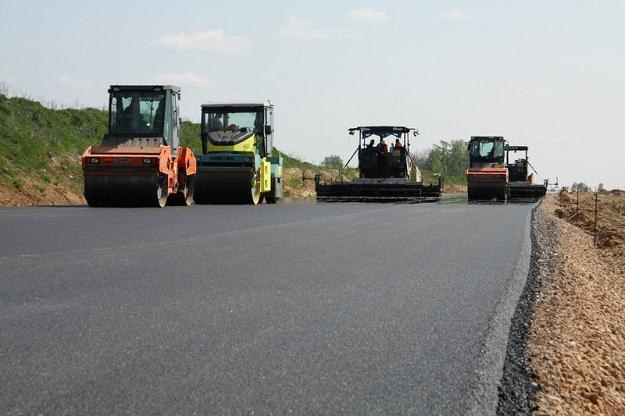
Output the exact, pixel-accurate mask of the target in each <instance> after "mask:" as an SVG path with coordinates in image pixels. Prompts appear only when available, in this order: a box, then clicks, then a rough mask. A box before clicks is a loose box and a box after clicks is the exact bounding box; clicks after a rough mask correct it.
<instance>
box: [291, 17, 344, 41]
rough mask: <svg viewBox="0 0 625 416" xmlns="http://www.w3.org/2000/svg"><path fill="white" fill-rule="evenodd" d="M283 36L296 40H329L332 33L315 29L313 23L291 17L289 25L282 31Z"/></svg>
mask: <svg viewBox="0 0 625 416" xmlns="http://www.w3.org/2000/svg"><path fill="white" fill-rule="evenodd" d="M282 36H284V37H285V38H295V39H328V38H330V37H331V36H332V31H330V30H328V29H319V28H315V27H313V25H312V23H310V22H307V21H305V20H301V19H300V18H298V17H297V16H291V17H290V18H289V23H287V25H286V26H285V27H284V28H283V29H282Z"/></svg>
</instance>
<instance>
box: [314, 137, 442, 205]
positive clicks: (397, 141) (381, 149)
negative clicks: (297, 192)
mask: <svg viewBox="0 0 625 416" xmlns="http://www.w3.org/2000/svg"><path fill="white" fill-rule="evenodd" d="M348 131H349V134H350V135H354V134H356V133H358V135H359V140H358V147H357V148H356V150H355V151H354V154H353V155H352V157H351V158H350V159H349V160H348V161H347V163H346V164H345V166H347V165H348V164H349V162H350V161H351V159H352V158H353V157H354V156H355V155H356V154H358V169H359V178H356V179H353V180H351V181H350V182H347V181H343V180H342V178H341V180H339V181H333V182H322V181H321V179H320V176H319V175H317V176H315V190H316V191H317V200H318V201H328V202H341V201H346V202H350V201H355V202H436V201H438V200H439V199H440V197H441V188H442V178H441V177H440V176H439V177H438V180H437V183H436V184H425V183H424V182H423V177H422V175H421V171H420V170H419V168H418V167H417V165H416V163H415V162H414V160H413V159H412V156H411V155H410V141H409V136H410V134H413V135H415V136H416V135H417V134H418V131H417V130H416V129H413V128H408V127H403V126H360V127H354V128H351V129H349V130H348ZM374 137H377V138H378V143H377V144H376V143H375V139H374ZM385 139H386V140H389V143H386V142H385ZM367 140H369V143H368V144H367Z"/></svg>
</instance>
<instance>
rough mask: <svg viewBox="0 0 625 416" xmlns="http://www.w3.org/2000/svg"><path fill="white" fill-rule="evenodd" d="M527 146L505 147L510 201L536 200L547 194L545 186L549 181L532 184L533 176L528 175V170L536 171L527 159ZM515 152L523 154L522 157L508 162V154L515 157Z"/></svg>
mask: <svg viewBox="0 0 625 416" xmlns="http://www.w3.org/2000/svg"><path fill="white" fill-rule="evenodd" d="M527 151H528V147H527V146H506V166H507V167H508V180H509V182H508V197H509V198H510V199H536V198H541V197H543V196H545V195H546V194H547V186H548V184H549V180H548V179H546V180H545V181H544V182H543V183H542V184H540V183H533V182H534V174H532V173H529V168H532V170H534V173H536V170H535V169H534V168H533V166H532V165H531V164H530V162H529V159H528V157H527ZM517 152H525V153H524V155H523V156H522V157H519V158H516V156H513V157H515V159H514V160H513V161H512V162H510V154H511V153H512V154H513V155H516V153H517Z"/></svg>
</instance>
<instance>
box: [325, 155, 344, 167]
mask: <svg viewBox="0 0 625 416" xmlns="http://www.w3.org/2000/svg"><path fill="white" fill-rule="evenodd" d="M321 166H324V167H326V168H330V169H340V168H342V167H343V159H341V156H338V155H331V156H326V157H325V158H324V159H323V162H321Z"/></svg>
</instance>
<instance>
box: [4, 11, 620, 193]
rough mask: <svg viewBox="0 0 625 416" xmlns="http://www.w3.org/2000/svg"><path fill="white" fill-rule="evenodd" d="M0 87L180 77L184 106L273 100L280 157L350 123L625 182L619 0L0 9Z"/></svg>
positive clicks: (59, 91) (93, 87) (88, 87)
mask: <svg viewBox="0 0 625 416" xmlns="http://www.w3.org/2000/svg"><path fill="white" fill-rule="evenodd" d="M0 17H1V18H2V25H0V56H1V58H0V80H1V81H2V82H4V85H6V86H8V87H9V88H10V90H11V91H12V92H13V93H14V94H23V95H27V96H30V97H33V98H35V99H40V100H43V101H52V100H54V101H56V102H57V103H63V104H65V105H71V106H74V105H80V106H96V107H103V106H104V105H105V104H106V100H107V96H106V94H107V93H106V90H107V87H108V85H109V84H113V83H119V84H124V83H146V84H148V83H173V84H177V85H180V86H181V87H182V91H183V96H182V102H181V105H182V112H183V115H184V116H185V117H186V118H188V119H191V120H198V119H199V111H200V104H202V103H204V102H211V101H212V102H220V101H247V100H263V99H267V98H269V99H271V100H272V101H273V102H274V103H275V105H276V139H277V142H278V147H279V148H280V149H282V150H283V151H285V152H287V153H290V154H293V155H296V156H300V157H303V158H305V159H307V160H309V161H313V162H319V161H320V160H322V159H323V157H324V156H326V155H329V154H339V155H341V156H343V157H344V158H345V159H346V158H347V157H349V155H350V154H351V153H352V151H353V149H354V146H355V145H356V143H355V140H354V138H353V137H349V136H348V135H347V134H346V130H347V128H348V127H352V126H356V125H362V124H401V125H409V126H411V127H417V128H419V130H420V131H421V135H420V136H419V137H418V138H416V139H415V140H413V142H412V145H413V150H417V149H422V148H426V147H428V146H431V145H432V144H433V143H437V142H438V141H439V140H442V139H445V140H449V139H465V140H466V139H468V138H469V137H470V136H471V135H503V136H505V137H506V138H508V139H509V140H510V142H511V143H512V144H527V145H529V146H530V161H531V163H532V164H533V165H534V167H535V168H536V169H537V170H538V172H539V174H540V175H539V176H541V177H549V178H552V179H555V177H556V176H558V177H559V178H560V182H561V183H562V184H565V185H566V184H571V183H572V182H574V181H579V180H582V181H584V182H587V183H589V184H591V185H593V186H594V185H596V184H597V183H599V182H603V183H604V184H606V185H607V186H608V187H621V188H625V174H624V173H623V170H622V167H623V165H625V163H624V161H623V160H624V159H625V141H624V137H623V136H624V135H625V133H624V131H625V128H624V126H623V120H624V119H625V1H619V0H614V1H610V0H598V1H587V0H584V1H576V0H562V1H560V0H550V1H544V0H541V1H538V0H525V1H505V0H501V1H496V2H495V1H451V2H448V1H436V2H434V1H430V2H426V1H399V0H396V1H378V0H374V1H365V2H363V1H361V0H358V1H351V0H349V1H323V0H319V1H316V2H312V1H309V0H307V1H297V0H278V1H264V2H260V1H236V0H230V1H219V2H217V1H210V0H208V1H179V2H172V1H158V0H152V1H149V2H148V1H130V0H126V1H113V0H110V1H106V2H88V1H85V0H82V1H73V0H65V1H62V2H61V1H58V2H53V1H30V0H22V1H19V2H18V1H9V0H0Z"/></svg>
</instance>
